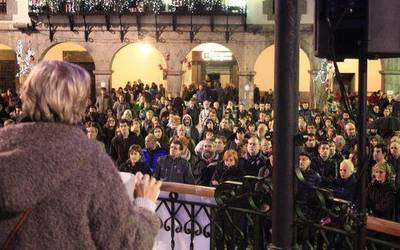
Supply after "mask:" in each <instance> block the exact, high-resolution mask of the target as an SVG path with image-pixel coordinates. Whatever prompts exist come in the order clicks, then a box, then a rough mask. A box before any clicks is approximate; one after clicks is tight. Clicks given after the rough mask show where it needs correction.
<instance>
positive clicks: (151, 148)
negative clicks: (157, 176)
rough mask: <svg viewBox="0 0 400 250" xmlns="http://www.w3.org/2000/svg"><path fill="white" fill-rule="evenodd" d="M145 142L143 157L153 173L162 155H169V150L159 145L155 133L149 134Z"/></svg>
mask: <svg viewBox="0 0 400 250" xmlns="http://www.w3.org/2000/svg"><path fill="white" fill-rule="evenodd" d="M144 143H145V148H144V149H143V159H144V162H145V163H146V164H147V166H148V167H149V168H150V171H151V173H153V172H154V171H155V169H156V166H157V163H158V160H159V159H160V157H163V156H166V155H168V152H167V151H166V150H165V149H163V148H160V147H159V146H158V145H157V138H156V136H155V135H153V134H149V135H147V136H146V138H145V141H144Z"/></svg>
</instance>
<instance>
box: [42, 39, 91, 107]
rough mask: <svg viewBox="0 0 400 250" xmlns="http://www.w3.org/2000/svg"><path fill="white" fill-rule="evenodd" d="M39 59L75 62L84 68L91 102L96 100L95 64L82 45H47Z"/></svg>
mask: <svg viewBox="0 0 400 250" xmlns="http://www.w3.org/2000/svg"><path fill="white" fill-rule="evenodd" d="M41 60H60V61H67V62H70V63H74V64H77V65H79V66H81V67H82V68H84V69H86V70H87V71H88V72H89V74H90V78H91V88H90V89H91V93H90V97H91V100H92V102H94V101H95V100H96V83H95V76H94V72H93V71H94V70H95V68H96V67H95V64H94V61H93V58H92V56H91V55H90V53H89V52H88V51H87V50H86V49H85V48H84V47H82V46H80V45H78V44H76V43H72V42H66V43H59V44H56V45H53V46H51V47H49V48H48V49H47V50H46V51H45V52H44V53H43V54H42V56H41Z"/></svg>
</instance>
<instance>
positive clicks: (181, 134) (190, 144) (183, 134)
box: [170, 124, 196, 153]
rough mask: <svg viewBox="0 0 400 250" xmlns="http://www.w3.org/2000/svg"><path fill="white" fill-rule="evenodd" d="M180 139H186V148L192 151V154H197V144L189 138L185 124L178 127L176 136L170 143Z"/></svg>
mask: <svg viewBox="0 0 400 250" xmlns="http://www.w3.org/2000/svg"><path fill="white" fill-rule="evenodd" d="M180 138H185V142H187V144H185V146H186V147H187V148H188V149H189V150H190V152H191V153H194V152H195V148H194V147H195V145H196V144H195V143H194V141H193V140H192V138H191V137H189V136H188V134H187V129H186V127H185V125H183V124H180V125H178V127H176V130H175V134H174V136H173V137H172V138H171V140H170V141H173V140H177V139H180Z"/></svg>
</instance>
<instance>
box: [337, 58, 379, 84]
mask: <svg viewBox="0 0 400 250" xmlns="http://www.w3.org/2000/svg"><path fill="white" fill-rule="evenodd" d="M338 68H339V71H340V73H341V75H342V79H343V81H344V84H345V85H346V86H347V85H348V86H349V88H350V89H349V92H357V91H358V78H359V75H358V59H345V60H344V61H343V62H338ZM382 69H383V64H382V60H380V59H378V60H368V73H367V91H368V92H373V91H377V90H381V86H382V75H381V72H382ZM333 88H334V89H333V91H334V92H336V91H335V90H336V88H335V86H333Z"/></svg>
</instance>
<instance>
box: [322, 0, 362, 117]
mask: <svg viewBox="0 0 400 250" xmlns="http://www.w3.org/2000/svg"><path fill="white" fill-rule="evenodd" d="M351 5H352V4H351V2H349V4H348V7H347V8H346V9H345V10H344V11H343V12H342V14H341V15H340V17H339V19H338V20H337V22H336V23H334V24H332V23H331V19H330V17H329V13H328V15H327V23H328V28H329V43H328V44H329V49H330V52H331V55H332V58H333V60H332V61H333V65H334V67H335V79H336V81H337V82H338V83H339V89H340V93H341V95H342V101H343V105H344V107H345V110H346V112H347V113H348V114H349V116H350V118H351V119H352V120H353V121H354V123H356V119H355V115H354V112H353V109H352V107H351V101H350V99H349V96H348V95H347V91H346V88H345V86H344V83H343V80H342V77H341V74H340V71H339V67H338V65H337V59H336V53H335V36H334V32H335V30H336V29H337V28H338V26H339V25H340V23H341V22H342V21H343V19H344V17H345V16H346V15H347V13H351V12H352V9H351Z"/></svg>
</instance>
